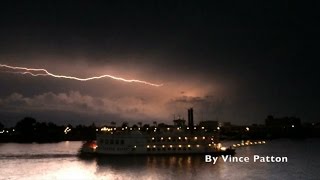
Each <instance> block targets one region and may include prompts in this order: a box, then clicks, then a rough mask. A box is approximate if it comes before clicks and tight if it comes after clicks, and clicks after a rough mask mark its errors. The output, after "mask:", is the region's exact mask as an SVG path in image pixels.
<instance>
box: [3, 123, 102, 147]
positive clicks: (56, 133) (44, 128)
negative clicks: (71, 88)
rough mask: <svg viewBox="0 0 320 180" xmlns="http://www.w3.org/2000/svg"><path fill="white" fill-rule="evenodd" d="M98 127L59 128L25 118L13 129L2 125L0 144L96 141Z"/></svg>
mask: <svg viewBox="0 0 320 180" xmlns="http://www.w3.org/2000/svg"><path fill="white" fill-rule="evenodd" d="M95 132H96V127H95V125H94V124H92V125H90V126H83V125H78V126H75V127H73V126H72V125H70V124H69V125H67V126H59V125H56V124H54V123H52V122H49V123H46V122H37V121H36V120H35V119H34V118H32V117H25V118H23V119H22V120H20V121H19V122H17V124H16V125H15V127H12V128H5V127H4V125H3V124H2V123H0V142H22V143H24V142H26V143H29V142H59V141H72V140H92V139H95V134H96V133H95Z"/></svg>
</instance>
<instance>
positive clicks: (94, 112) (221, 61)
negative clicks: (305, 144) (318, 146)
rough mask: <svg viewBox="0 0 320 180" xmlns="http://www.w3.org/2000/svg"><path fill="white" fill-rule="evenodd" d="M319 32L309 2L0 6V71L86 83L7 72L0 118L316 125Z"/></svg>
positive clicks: (0, 80) (10, 121)
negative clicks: (190, 117)
mask: <svg viewBox="0 0 320 180" xmlns="http://www.w3.org/2000/svg"><path fill="white" fill-rule="evenodd" d="M318 32H319V24H318V23H317V20H316V8H315V5H313V4H311V3H310V4H307V3H306V2H304V3H303V4H301V3H297V2H293V1H265V2H262V1H246V2H244V1H236V2H232V1H223V2H220V1H219V2H216V3H214V2H210V1H202V2H198V1H190V0H185V1H183V0H180V1H172V0H164V1H160V0H159V1H150V0H148V1H122V0H120V1H107V2H104V3H103V4H102V3H101V2H100V3H97V2H93V1H67V2H65V1H59V2H56V1H40V2H37V3H32V2H30V1H25V2H19V3H18V2H14V1H4V2H1V5H0V64H6V65H10V66H19V67H28V68H44V69H47V70H48V71H49V72H51V73H54V74H60V75H68V76H75V77H80V78H86V77H91V76H99V75H103V74H111V75H113V76H117V77H122V78H125V79H139V80H144V81H148V82H152V83H157V84H163V86H161V87H154V86H149V85H145V84H139V83H126V82H123V81H117V80H113V79H110V78H104V79H98V80H92V81H85V82H81V81H76V80H70V79H61V78H54V77H49V76H44V77H42V76H37V77H33V76H31V75H28V74H25V75H23V74H17V73H12V70H9V69H8V68H3V67H2V68H0V84H1V88H0V122H2V123H4V124H7V125H14V124H15V122H16V121H18V120H20V119H22V118H23V117H25V116H31V117H34V118H36V119H37V120H39V121H52V122H55V123H58V124H66V123H71V124H80V123H81V124H91V123H92V122H95V123H97V124H108V123H109V122H111V121H116V122H118V123H117V124H121V123H122V122H123V121H127V122H129V123H136V122H138V121H142V122H144V123H150V124H152V122H153V121H158V122H165V123H170V122H171V120H172V119H173V117H174V114H175V116H176V117H178V116H179V115H180V116H181V117H184V118H187V108H190V107H193V108H194V111H195V123H199V121H202V120H218V121H221V122H231V123H232V124H252V123H258V124H261V123H264V119H265V118H266V117H267V115H274V116H276V117H283V116H297V117H300V118H301V119H302V121H303V122H315V121H319V110H320V106H319V102H320V98H319V97H320V96H319V93H320V88H319V82H320V81H319V77H320V73H319V64H320V63H319V62H318V61H319V58H318V52H317V50H318V48H316V47H318V44H319V42H316V40H315V38H314V37H315V35H316V34H318Z"/></svg>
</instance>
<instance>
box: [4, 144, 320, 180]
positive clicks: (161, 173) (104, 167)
mask: <svg viewBox="0 0 320 180" xmlns="http://www.w3.org/2000/svg"><path fill="white" fill-rule="evenodd" d="M233 143H237V142H226V143H225V144H233ZM81 145H82V142H71V141H70V142H69V141H66V142H60V143H51V144H36V143H34V144H17V143H3V144H0V179H30V180H37V179H41V180H42V179H139V180H140V179H150V180H156V179H183V180H188V179H199V180H203V179H319V177H320V155H319V152H320V139H305V140H289V139H279V140H273V141H267V142H266V144H262V145H251V146H245V147H241V148H237V149H236V155H235V157H249V158H250V162H224V161H223V160H222V158H219V160H218V161H217V163H216V164H212V163H206V162H205V157H204V155H197V156H133V157H130V156H116V157H112V156H111V157H108V156H106V157H99V158H87V159H83V158H79V157H78V156H77V153H78V150H79V148H80V147H81ZM254 155H259V156H262V157H265V156H281V157H282V156H285V157H287V158H288V162H286V163H275V162H273V163H262V162H253V160H252V159H253V156H254Z"/></svg>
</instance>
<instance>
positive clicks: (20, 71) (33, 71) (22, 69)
mask: <svg viewBox="0 0 320 180" xmlns="http://www.w3.org/2000/svg"><path fill="white" fill-rule="evenodd" d="M0 67H1V68H7V69H10V70H15V71H12V72H10V71H9V72H10V73H18V74H24V75H25V74H29V75H32V76H51V77H54V78H63V79H71V80H77V81H90V80H95V79H102V78H111V79H114V80H118V81H124V82H128V83H141V84H146V85H150V86H155V87H160V86H163V84H154V83H151V82H147V81H143V80H138V79H124V78H121V77H116V76H112V75H109V74H104V75H101V76H93V77H88V78H79V77H74V76H66V75H59V74H53V73H50V72H49V71H48V70H46V69H36V68H26V67H18V66H9V65H5V64H0ZM6 72H8V71H6Z"/></svg>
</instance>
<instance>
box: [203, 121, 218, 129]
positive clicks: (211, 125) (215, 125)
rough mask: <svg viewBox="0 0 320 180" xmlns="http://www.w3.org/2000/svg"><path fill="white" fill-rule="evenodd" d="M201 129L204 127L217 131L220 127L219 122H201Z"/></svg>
mask: <svg viewBox="0 0 320 180" xmlns="http://www.w3.org/2000/svg"><path fill="white" fill-rule="evenodd" d="M199 127H204V128H205V129H207V130H216V129H217V128H218V127H219V122H218V121H201V122H200V123H199Z"/></svg>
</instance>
